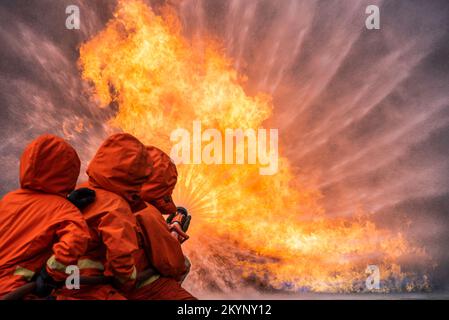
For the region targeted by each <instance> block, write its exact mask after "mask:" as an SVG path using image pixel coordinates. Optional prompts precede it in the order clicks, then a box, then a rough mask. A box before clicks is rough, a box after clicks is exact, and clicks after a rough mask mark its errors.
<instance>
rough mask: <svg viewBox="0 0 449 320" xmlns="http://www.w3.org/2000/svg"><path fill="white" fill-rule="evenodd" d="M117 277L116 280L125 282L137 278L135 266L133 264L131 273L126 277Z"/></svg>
mask: <svg viewBox="0 0 449 320" xmlns="http://www.w3.org/2000/svg"><path fill="white" fill-rule="evenodd" d="M117 279H118V281H120V283H125V282H126V281H129V280H136V279H137V269H136V266H133V272H132V273H131V275H130V276H129V277H128V278H121V277H117Z"/></svg>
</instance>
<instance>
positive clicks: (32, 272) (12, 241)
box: [0, 135, 89, 298]
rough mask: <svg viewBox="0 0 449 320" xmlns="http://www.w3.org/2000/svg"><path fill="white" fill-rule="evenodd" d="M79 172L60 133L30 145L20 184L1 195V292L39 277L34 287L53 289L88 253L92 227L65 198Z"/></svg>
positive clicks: (41, 293) (42, 290) (44, 291)
mask: <svg viewBox="0 0 449 320" xmlns="http://www.w3.org/2000/svg"><path fill="white" fill-rule="evenodd" d="M79 172H80V159H79V157H78V155H77V153H76V151H75V150H74V149H73V148H72V147H71V146H70V145H69V144H68V143H67V142H66V141H64V140H63V139H61V138H59V137H56V136H53V135H43V136H40V137H38V138H37V139H35V140H34V141H33V142H31V143H30V144H29V145H28V146H27V147H26V149H25V151H24V152H23V154H22V157H21V159H20V189H18V190H16V191H13V192H10V193H8V194H7V195H5V197H4V198H3V199H2V200H1V201H0V297H1V296H4V295H5V294H8V293H11V292H13V291H15V290H16V289H18V288H20V287H21V286H23V285H25V284H27V282H29V281H32V280H36V279H37V281H36V283H38V286H37V290H36V292H35V293H36V294H37V295H38V296H46V295H48V294H50V292H51V291H52V289H53V288H54V287H55V286H54V283H53V282H60V281H63V280H64V279H65V278H66V277H67V274H66V273H65V270H66V266H68V265H72V264H76V262H77V260H78V258H79V257H80V256H81V255H82V254H84V252H85V250H86V247H87V243H88V239H89V230H88V227H87V225H86V222H85V221H84V219H83V217H82V215H81V213H80V211H79V210H78V208H77V207H76V206H75V205H76V204H75V205H74V203H71V202H70V201H69V199H68V198H67V195H68V194H69V193H70V192H71V191H72V190H73V189H74V188H75V185H76V181H77V179H78V175H79ZM73 197H75V198H76V196H75V195H72V198H73ZM26 298H29V297H26Z"/></svg>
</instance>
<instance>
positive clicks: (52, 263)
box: [47, 255, 67, 272]
mask: <svg viewBox="0 0 449 320" xmlns="http://www.w3.org/2000/svg"><path fill="white" fill-rule="evenodd" d="M47 266H48V267H49V268H50V269H52V270H56V271H62V272H65V269H66V268H67V266H66V265H65V264H62V263H61V262H59V261H58V260H56V258H55V256H54V255H52V256H51V257H50V259H48V261H47Z"/></svg>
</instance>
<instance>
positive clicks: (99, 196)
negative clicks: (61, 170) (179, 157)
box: [58, 133, 151, 299]
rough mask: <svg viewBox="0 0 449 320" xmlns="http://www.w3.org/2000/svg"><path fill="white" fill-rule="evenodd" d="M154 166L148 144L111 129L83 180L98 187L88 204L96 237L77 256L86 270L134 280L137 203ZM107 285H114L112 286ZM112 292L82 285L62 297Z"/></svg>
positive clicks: (83, 272)
mask: <svg viewBox="0 0 449 320" xmlns="http://www.w3.org/2000/svg"><path fill="white" fill-rule="evenodd" d="M150 172H151V166H150V162H149V160H148V157H147V155H146V151H145V146H144V145H143V144H142V143H140V141H139V140H137V139H136V138H135V137H133V136H132V135H130V134H124V133H120V134H115V135H112V136H111V137H109V138H108V139H107V140H106V141H105V142H104V143H103V144H102V145H101V146H100V148H99V149H98V151H97V153H96V155H95V156H94V158H93V159H92V161H91V162H90V164H89V167H88V169H87V175H88V176H89V181H88V182H87V183H86V184H85V185H84V186H86V187H89V188H92V189H94V190H95V192H96V199H95V202H94V203H93V204H91V205H89V206H88V207H87V208H86V209H85V210H83V215H84V218H85V219H86V221H87V224H88V225H89V228H90V232H91V239H92V240H91V241H90V242H89V246H88V249H87V252H86V254H85V255H84V256H83V257H81V259H80V261H79V262H78V265H79V267H80V272H81V275H100V274H103V273H104V274H105V275H112V276H114V277H115V278H117V279H118V280H119V281H120V282H121V283H122V284H123V285H124V286H125V287H128V286H130V285H133V284H134V281H135V279H136V274H137V269H136V262H135V260H134V255H135V254H136V252H137V251H138V250H139V242H138V238H137V234H138V232H139V230H138V226H137V222H136V218H135V216H134V214H133V211H132V207H133V206H134V205H135V204H136V203H138V202H140V201H141V200H140V197H139V192H140V189H141V186H142V183H143V182H144V181H146V180H147V179H148V176H149V174H150ZM104 287H105V286H103V289H104ZM106 287H109V288H110V292H112V291H113V290H112V287H111V286H109V285H107V286H106ZM108 294H109V293H108V290H99V289H98V287H89V286H85V287H83V286H82V288H81V290H72V292H69V291H68V290H64V291H63V292H62V293H61V296H59V297H58V298H63V296H66V297H67V296H72V297H80V298H82V299H108V298H110V297H109V296H108Z"/></svg>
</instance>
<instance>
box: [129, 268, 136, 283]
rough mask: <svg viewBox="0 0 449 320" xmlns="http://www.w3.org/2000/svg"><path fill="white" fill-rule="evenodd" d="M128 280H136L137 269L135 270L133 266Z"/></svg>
mask: <svg viewBox="0 0 449 320" xmlns="http://www.w3.org/2000/svg"><path fill="white" fill-rule="evenodd" d="M130 279H131V280H136V279H137V269H136V267H135V266H134V269H133V273H132V274H131V277H130Z"/></svg>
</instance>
